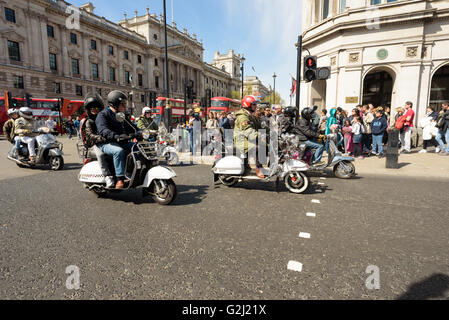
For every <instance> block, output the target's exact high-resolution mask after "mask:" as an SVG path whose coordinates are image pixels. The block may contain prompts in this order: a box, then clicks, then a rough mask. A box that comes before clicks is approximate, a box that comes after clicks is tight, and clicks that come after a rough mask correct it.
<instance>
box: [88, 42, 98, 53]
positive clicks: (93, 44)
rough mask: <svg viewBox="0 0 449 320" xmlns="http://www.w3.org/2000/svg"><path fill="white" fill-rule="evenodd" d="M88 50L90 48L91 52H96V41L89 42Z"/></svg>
mask: <svg viewBox="0 0 449 320" xmlns="http://www.w3.org/2000/svg"><path fill="white" fill-rule="evenodd" d="M90 48H91V49H92V50H95V51H97V41H95V40H90Z"/></svg>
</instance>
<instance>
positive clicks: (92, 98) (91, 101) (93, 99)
mask: <svg viewBox="0 0 449 320" xmlns="http://www.w3.org/2000/svg"><path fill="white" fill-rule="evenodd" d="M84 108H85V109H86V112H87V113H89V110H90V109H92V108H99V109H100V110H102V109H103V108H104V103H103V99H102V98H101V97H100V95H99V94H98V93H95V94H88V95H87V96H86V98H84Z"/></svg>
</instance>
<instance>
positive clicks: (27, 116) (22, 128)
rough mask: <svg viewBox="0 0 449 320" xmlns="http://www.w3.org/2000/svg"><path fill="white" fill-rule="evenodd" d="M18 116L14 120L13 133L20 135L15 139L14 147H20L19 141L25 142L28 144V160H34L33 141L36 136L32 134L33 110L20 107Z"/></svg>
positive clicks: (17, 148)
mask: <svg viewBox="0 0 449 320" xmlns="http://www.w3.org/2000/svg"><path fill="white" fill-rule="evenodd" d="M19 115H20V118H18V119H16V120H15V121H14V133H15V134H16V135H18V136H19V137H20V139H18V140H16V143H15V148H16V150H19V149H20V142H22V143H25V144H26V145H27V146H28V154H29V155H30V162H34V161H35V159H36V150H35V142H36V138H35V136H34V134H33V130H34V119H33V110H31V109H30V108H28V107H22V108H20V109H19Z"/></svg>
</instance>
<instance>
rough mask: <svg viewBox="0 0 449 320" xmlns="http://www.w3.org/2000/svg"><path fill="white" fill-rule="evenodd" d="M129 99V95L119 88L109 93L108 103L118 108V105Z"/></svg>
mask: <svg viewBox="0 0 449 320" xmlns="http://www.w3.org/2000/svg"><path fill="white" fill-rule="evenodd" d="M126 100H128V97H127V96H126V94H124V93H123V92H121V91H119V90H114V91H111V92H110V93H109V94H108V105H110V106H112V107H114V108H118V106H119V105H120V104H121V103H122V102H123V101H126Z"/></svg>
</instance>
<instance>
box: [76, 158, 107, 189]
mask: <svg viewBox="0 0 449 320" xmlns="http://www.w3.org/2000/svg"><path fill="white" fill-rule="evenodd" d="M78 180H79V181H81V182H84V183H99V184H102V183H106V177H105V176H104V175H103V173H102V171H101V167H100V163H99V162H98V161H92V162H89V163H87V164H86V165H85V166H84V167H83V168H82V169H81V171H80V173H79V175H78Z"/></svg>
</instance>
